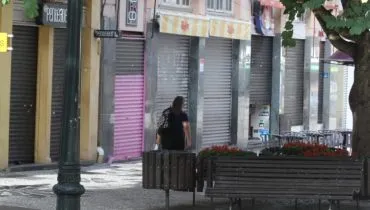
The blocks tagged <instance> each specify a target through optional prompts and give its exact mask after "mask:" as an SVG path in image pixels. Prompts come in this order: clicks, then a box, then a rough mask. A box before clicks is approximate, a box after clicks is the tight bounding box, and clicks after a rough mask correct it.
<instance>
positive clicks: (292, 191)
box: [208, 188, 354, 195]
mask: <svg viewBox="0 0 370 210" xmlns="http://www.w3.org/2000/svg"><path fill="white" fill-rule="evenodd" d="M208 192H214V193H222V192H223V193H227V194H235V193H236V194H269V195H272V194H281V195H291V194H294V195H309V194H312V195H321V194H324V195H353V192H354V190H350V191H338V190H334V189H333V190H327V191H325V192H322V193H320V192H319V191H316V190H314V189H311V190H310V189H285V190H280V189H270V190H267V191H266V190H258V189H247V188H245V189H234V190H232V189H230V188H220V189H219V188H213V189H209V191H208Z"/></svg>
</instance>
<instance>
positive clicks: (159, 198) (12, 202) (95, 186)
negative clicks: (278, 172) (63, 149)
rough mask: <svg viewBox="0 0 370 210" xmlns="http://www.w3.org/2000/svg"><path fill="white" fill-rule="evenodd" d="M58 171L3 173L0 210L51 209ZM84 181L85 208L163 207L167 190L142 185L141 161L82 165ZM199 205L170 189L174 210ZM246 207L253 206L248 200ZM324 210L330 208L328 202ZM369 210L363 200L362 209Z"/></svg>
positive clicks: (346, 207)
mask: <svg viewBox="0 0 370 210" xmlns="http://www.w3.org/2000/svg"><path fill="white" fill-rule="evenodd" d="M56 178H57V176H56V171H55V170H51V171H34V172H17V173H8V174H5V173H4V174H0V210H52V209H55V203H56V198H55V196H54V194H53V192H52V191H51V188H52V186H53V185H54V184H55V183H56ZM82 184H83V185H84V186H85V188H86V190H87V191H86V194H84V195H83V197H82V199H81V203H82V204H81V209H82V210H162V209H164V208H163V207H164V192H163V191H160V190H144V189H142V188H141V163H140V162H131V163H124V164H114V165H110V166H109V165H97V166H92V167H88V168H83V173H82ZM196 198H197V205H196V208H192V206H191V203H192V194H191V193H182V192H171V207H172V208H171V209H173V210H175V209H176V210H188V209H194V210H211V209H213V208H211V205H210V202H209V200H208V199H206V198H204V196H203V195H202V194H197V197H196ZM243 206H244V208H243V209H249V208H250V207H251V205H250V201H245V202H244V204H243ZM22 207H23V208H22ZM215 207H216V210H226V209H228V206H227V205H226V202H225V201H224V200H218V201H217V203H216V205H215ZM255 209H257V210H293V209H294V202H293V201H289V200H287V201H268V202H267V201H258V202H257V206H256V208H255ZM299 209H300V210H318V206H317V203H316V202H314V201H300V202H299ZM322 209H323V210H327V209H328V205H327V204H325V205H324V206H323V208H322ZM355 209H356V205H355V203H354V202H353V203H350V202H349V203H348V202H347V203H343V204H342V205H341V210H355ZM365 209H366V210H369V209H370V205H369V203H368V202H362V204H361V210H365Z"/></svg>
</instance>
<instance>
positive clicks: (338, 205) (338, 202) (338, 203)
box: [337, 200, 340, 210]
mask: <svg viewBox="0 0 370 210" xmlns="http://www.w3.org/2000/svg"><path fill="white" fill-rule="evenodd" d="M337 209H338V210H340V201H339V200H337Z"/></svg>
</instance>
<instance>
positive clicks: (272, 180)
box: [215, 176, 360, 184]
mask: <svg viewBox="0 0 370 210" xmlns="http://www.w3.org/2000/svg"><path fill="white" fill-rule="evenodd" d="M215 181H233V182H235V181H239V182H253V183H255V182H264V183H280V182H289V183H292V184H293V183H330V182H334V183H360V179H310V178H306V179H298V178H297V179H282V178H279V177H274V178H270V179H265V178H263V177H253V178H250V177H237V176H227V177H225V176H217V177H215Z"/></svg>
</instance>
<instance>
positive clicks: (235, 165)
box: [215, 163, 362, 170]
mask: <svg viewBox="0 0 370 210" xmlns="http://www.w3.org/2000/svg"><path fill="white" fill-rule="evenodd" d="M215 167H227V168H245V167H247V168H280V169H281V168H286V169H341V170H343V169H348V170H361V168H362V165H347V166H341V165H339V164H335V165H333V164H331V165H329V164H328V165H309V164H307V165H300V164H299V165H285V164H284V165H280V164H277V163H270V164H267V163H266V164H257V163H225V164H220V163H215Z"/></svg>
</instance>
